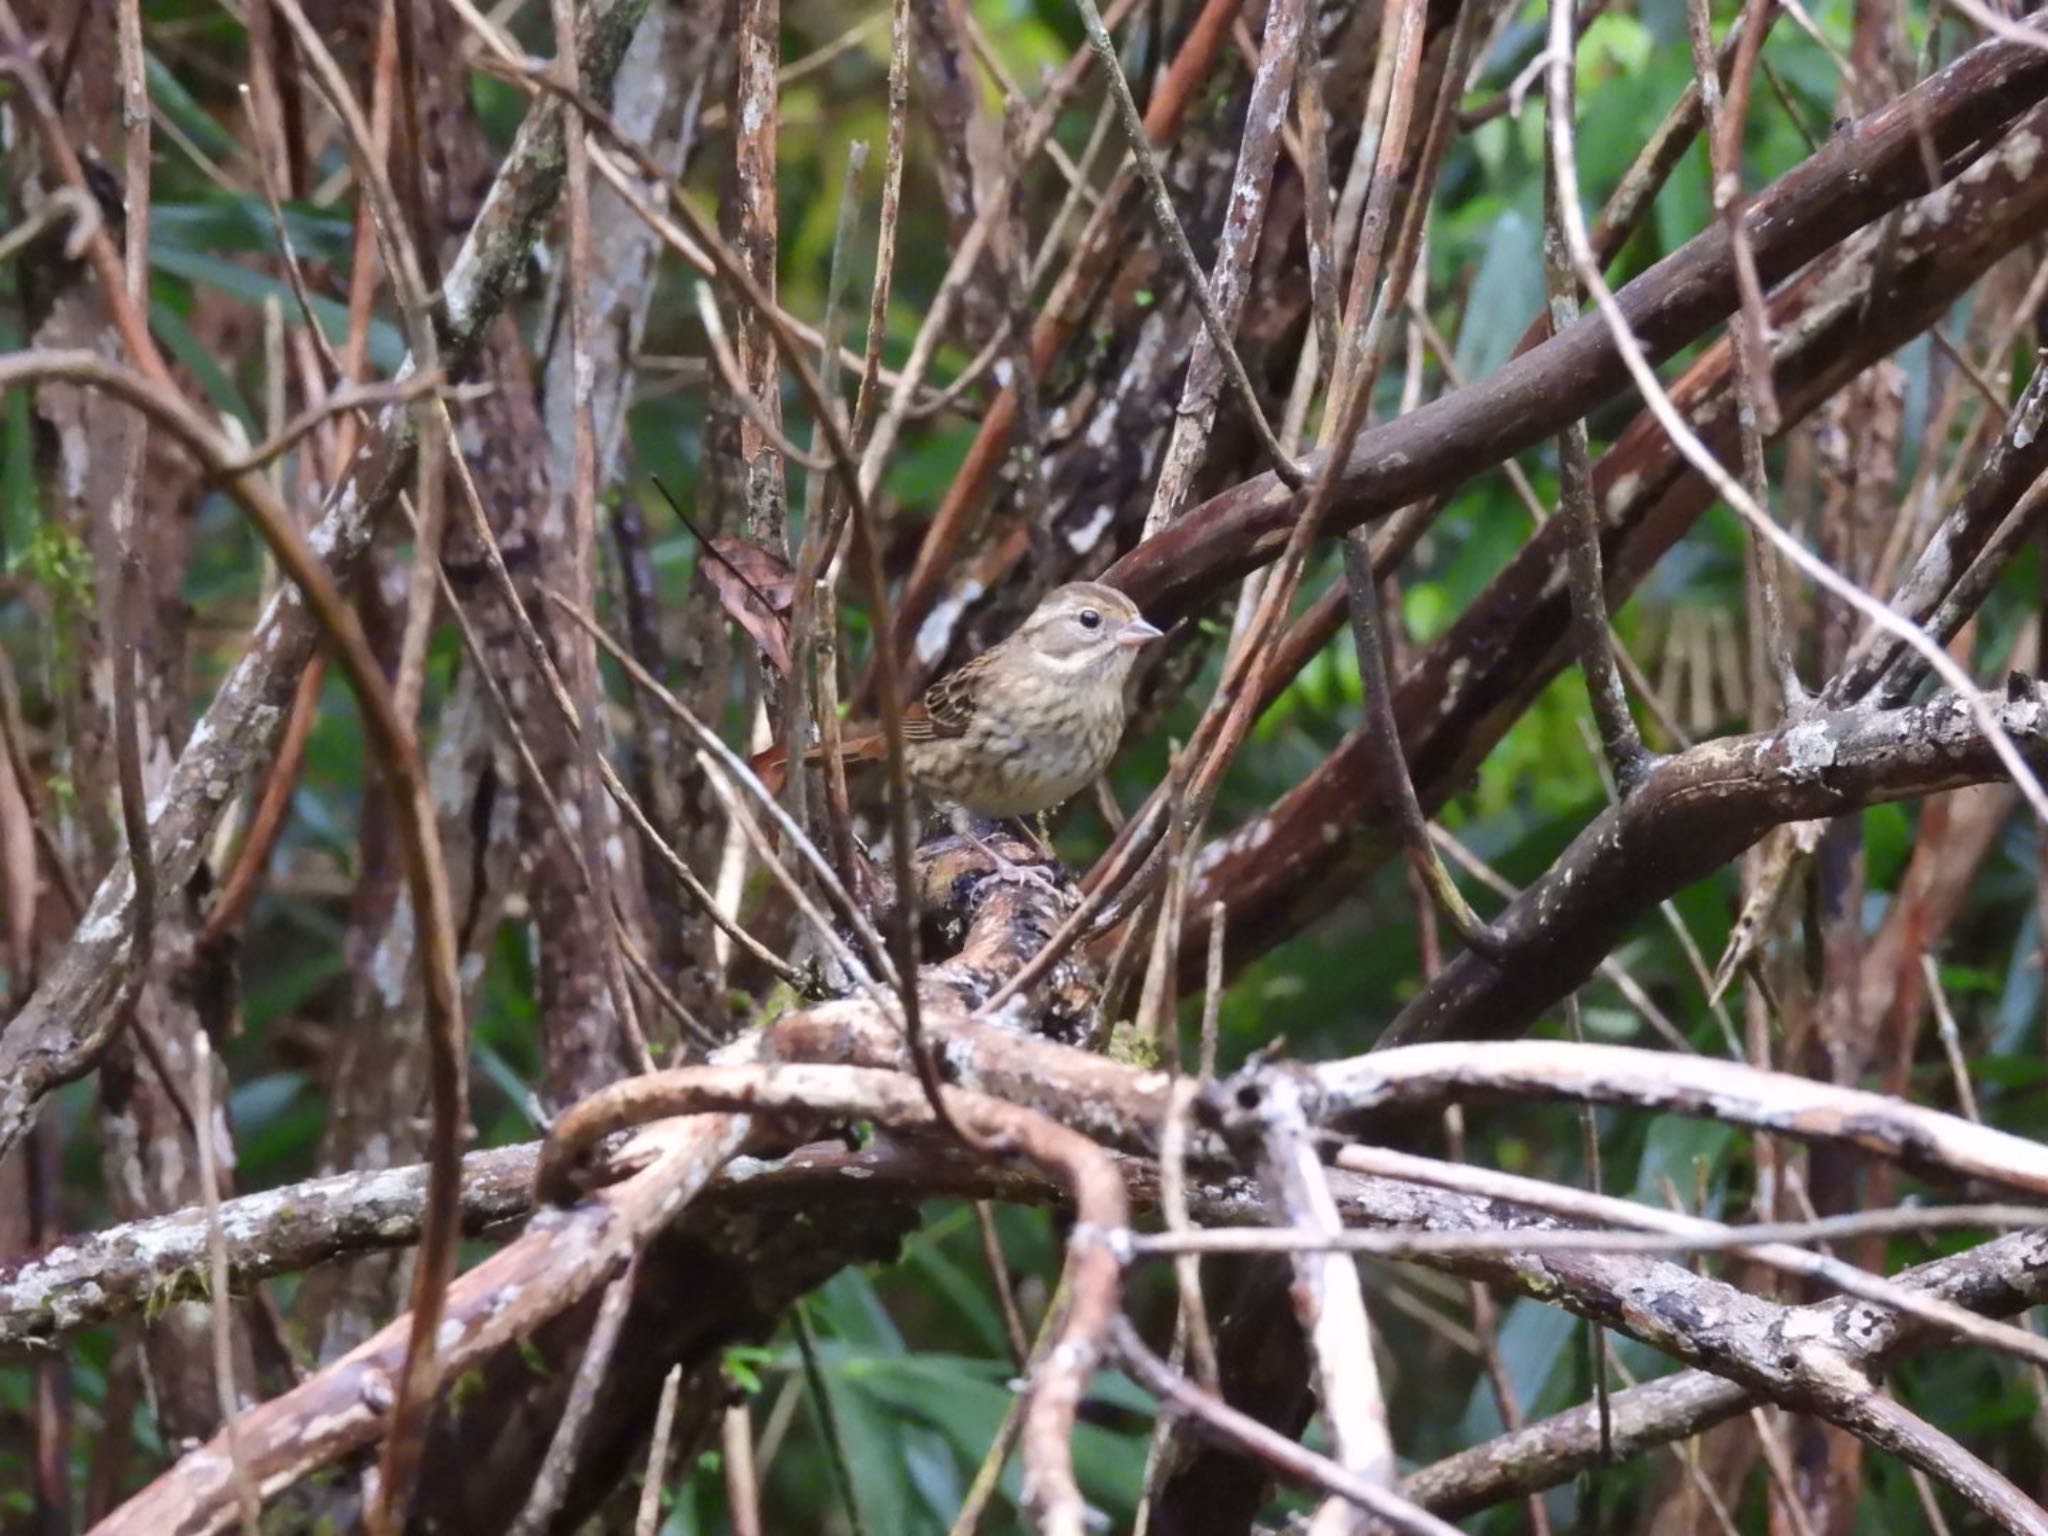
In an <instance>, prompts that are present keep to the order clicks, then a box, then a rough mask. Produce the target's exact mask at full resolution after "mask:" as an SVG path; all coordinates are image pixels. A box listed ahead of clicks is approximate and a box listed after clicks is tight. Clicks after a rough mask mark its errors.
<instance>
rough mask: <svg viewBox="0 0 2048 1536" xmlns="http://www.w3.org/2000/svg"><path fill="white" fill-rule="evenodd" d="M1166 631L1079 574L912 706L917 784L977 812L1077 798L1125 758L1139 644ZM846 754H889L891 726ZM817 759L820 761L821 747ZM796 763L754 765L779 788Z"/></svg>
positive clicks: (1030, 810) (850, 739)
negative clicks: (1121, 753)
mask: <svg viewBox="0 0 2048 1536" xmlns="http://www.w3.org/2000/svg"><path fill="white" fill-rule="evenodd" d="M1159 636H1160V631H1159V630H1158V629H1157V628H1155V627H1154V626H1153V625H1151V624H1148V623H1146V622H1145V620H1144V618H1143V617H1142V616H1141V615H1140V614H1139V612H1138V609H1137V605H1136V604H1134V603H1133V602H1132V601H1131V600H1130V599H1129V598H1128V597H1126V596H1124V594H1123V593H1121V592H1119V591H1117V590H1116V588H1114V587H1106V586H1103V585H1102V584H1101V583H1100V582H1093V581H1077V582H1074V583H1072V584H1071V585H1068V586H1064V587H1061V588H1059V589H1058V590H1057V591H1055V592H1053V593H1051V594H1049V595H1048V596H1047V597H1046V599H1045V600H1044V601H1043V602H1041V603H1040V604H1039V605H1038V607H1037V608H1035V609H1034V610H1032V614H1031V617H1030V618H1028V619H1026V620H1025V621H1024V623H1023V625H1022V627H1020V628H1019V629H1018V630H1017V631H1016V633H1014V634H1012V635H1010V636H1009V637H1008V638H1007V639H1004V640H1001V641H999V642H997V643H996V644H995V645H992V646H990V647H989V648H988V649H987V650H986V651H984V652H982V653H981V654H980V655H979V656H977V657H975V658H974V659H973V660H972V661H970V662H968V663H967V664H966V665H965V666H963V667H961V668H959V669H958V670H957V671H954V672H949V673H948V674H947V675H946V676H944V677H942V678H940V679H939V680H938V681H937V682H935V683H933V684H932V685H931V687H929V688H927V689H926V690H925V692H924V697H923V698H922V699H920V700H918V701H917V702H916V703H914V704H912V705H910V706H909V707H908V708H907V709H905V710H904V712H903V753H904V759H905V764H906V766H907V767H908V768H909V770H910V777H911V780H912V782H913V783H915V784H916V785H917V787H918V788H919V789H921V790H923V791H924V792H925V793H926V794H928V795H930V796H931V797H932V798H933V799H935V800H938V801H941V802H943V803H945V804H946V805H947V806H949V807H952V808H954V809H957V810H961V811H967V812H970V813H972V814H974V815H978V816H995V817H1008V816H1031V815H1035V814H1036V813H1037V812H1039V811H1048V810H1051V809H1052V808H1053V807H1054V806H1056V805H1058V804H1060V803H1061V802H1062V801H1064V800H1067V799H1070V798H1072V797H1073V796H1074V795H1076V794H1078V793H1080V792H1081V791H1082V790H1083V789H1086V788H1087V787H1088V785H1089V784H1090V783H1091V782H1093V780H1094V779H1095V777H1096V775H1098V774H1100V773H1101V772H1102V770H1103V769H1105V768H1107V767H1108V766H1109V760H1110V759H1111V758H1112V757H1114V756H1115V755H1116V749H1117V743H1118V742H1119V741H1121V740H1122V738H1123V732H1124V682H1125V679H1127V678H1128V677H1129V676H1130V673H1131V664H1132V662H1134V661H1135V660H1136V659H1137V654H1138V648H1139V647H1140V646H1144V645H1147V644H1149V643H1151V642H1152V641H1154V640H1157V639H1158V638H1159ZM842 755H843V756H844V757H845V758H846V759H847V760H849V761H852V760H855V759H863V758H883V757H886V756H887V755H888V747H887V744H886V741H885V739H884V738H883V735H882V732H881V729H880V728H879V727H878V726H866V727H860V728H856V729H854V730H852V731H849V732H848V734H847V736H846V737H845V739H844V741H843V744H842ZM806 756H808V757H810V758H812V759H815V758H816V757H817V756H818V750H817V748H815V747H814V748H812V749H811V751H810V752H809V753H807V754H806ZM787 763H788V756H787V754H786V752H784V751H783V749H781V748H776V749H774V750H773V751H770V752H766V753H763V754H762V755H761V757H759V758H757V759H756V760H755V768H756V770H757V771H759V772H760V773H761V774H762V776H763V778H764V779H766V780H768V782H769V786H770V788H774V787H776V786H777V785H779V783H780V782H781V778H782V774H783V772H784V771H785V769H786V767H787ZM955 820H956V824H960V821H959V818H957V817H956V818H955ZM977 841H978V840H977ZM1005 862H1007V861H1005Z"/></svg>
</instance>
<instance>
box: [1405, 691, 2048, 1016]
mask: <svg viewBox="0 0 2048 1536" xmlns="http://www.w3.org/2000/svg"><path fill="white" fill-rule="evenodd" d="M2000 718H2001V719H2002V720H2003V721H2004V722H2006V725H2007V729H2008V730H2009V731H2010V732H2011V733H2012V734H2013V737H2014V739H2015V740H2016V741H2018V742H2019V744H2020V746H2021V748H2022V750H2023V751H2025V752H2027V753H2029V754H2030V755H2031V756H2033V757H2034V758H2035V759H2036V760H2040V759H2042V758H2043V757H2048V700H2044V696H2043V694H2042V692H2041V691H2040V690H2039V689H2029V690H2028V691H2026V692H2025V693H2024V694H2023V695H2022V696H2020V697H2017V698H2013V699H2009V700H2007V701H2005V702H2004V703H2003V705H2002V706H2001V708H2000ZM2001 776H2002V770H2001V768H2000V766H1999V764H1998V762H1997V760H1996V758H1995V757H1994V755H1993V753H1992V748H1991V744H1990V743H1989V741H1987V740H1986V739H1985V737H1984V736H1983V735H1982V734H1981V733H1980V732H1979V731H1978V729H1977V726H1976V722H1975V720H1974V719H1973V718H1972V716H1971V714H1970V711H1969V709H1968V708H1967V707H1966V706H1965V704H1964V702H1963V701H1962V700H1961V699H1959V698H1957V697H1956V696H1954V695H1953V694H1942V695H1938V696H1937V697H1935V698H1933V699H1930V700H1928V701H1927V702H1926V703H1924V704H1916V705H1913V706H1910V707H1908V708H1905V709H1897V710H1847V711H1843V712H1841V713H1838V714H1832V715H1818V716H1814V717H1811V718H1808V719H1806V720H1802V721H1801V722H1800V723H1799V724H1797V725H1794V726H1790V727H1787V728H1786V729H1784V730H1779V731H1772V732H1768V733H1766V734H1763V735H1759V736H1737V737H1730V738H1728V739H1725V740H1722V741H1715V742H1708V743H1706V744H1704V745H1702V746H1698V747H1694V748H1692V749H1691V750H1690V751H1688V752H1684V753H1681V754H1680V755H1678V756H1677V757H1674V758H1669V759H1667V760H1665V761H1664V762H1662V763H1660V764H1659V765H1658V766H1657V767H1656V768H1655V769H1654V770H1653V771H1652V772H1651V773H1650V774H1649V776H1648V777H1647V778H1645V779H1644V780H1643V781H1642V783H1641V785H1640V787H1639V788H1638V790H1637V792H1636V793H1635V794H1633V795H1631V796H1630V797H1629V798H1628V800H1626V801H1625V802H1623V803H1622V804H1621V805H1619V806H1616V807H1614V808H1612V809H1610V810H1608V811H1607V812H1606V814H1604V815H1603V816H1601V818H1600V819H1599V820H1598V821H1596V822H1594V823H1593V825H1592V826H1590V827H1588V828H1587V829H1586V830H1585V831H1584V832H1582V833H1580V834H1579V836H1578V837H1577V838H1576V839H1575V840H1574V841H1573V843H1572V845H1571V847H1570V848H1568V849H1566V850H1565V852H1564V854H1563V856H1562V857H1560V858H1559V859H1558V861H1557V863H1556V864H1555V865H1554V866H1552V868H1551V869H1550V870H1549V871H1548V872H1547V873H1546V874H1545V875H1544V876H1543V878H1542V879H1541V880H1538V881H1537V882H1536V883H1535V884H1534V885H1532V886H1530V887H1529V888H1528V889H1527V890H1526V891H1524V892H1523V893H1522V894H1521V895H1520V896H1519V897H1517V898H1516V899H1515V901H1514V902H1513V903H1512V904H1511V905H1510V906H1509V907H1508V909H1507V910H1506V911H1504V912H1502V913H1501V914H1500V916H1499V918H1498V919H1497V920H1496V923H1495V932H1496V933H1498V934H1499V935H1500V939H1501V946H1502V947H1501V958H1500V963H1499V965H1498V966H1496V965H1495V964H1494V963H1492V962H1491V961H1487V960H1482V959H1480V958H1479V957H1478V956H1476V955H1471V954H1464V955H1459V956H1458V957H1457V958H1456V959H1454V960H1453V961H1452V962H1451V963H1450V964H1449V965H1447V966H1446V967H1445V968H1444V969H1443V970H1442V971H1441V972H1440V973H1439V974H1438V975H1437V977H1436V978H1435V980H1433V981H1431V982H1430V983H1429V984H1428V985H1427V986H1425V987H1424V988H1423V990H1422V992H1421V993H1420V994H1419V995H1418V996H1417V997H1416V998H1415V1000H1414V1001H1413V1002H1411V1003H1410V1004H1409V1005H1408V1007H1407V1008H1406V1009H1404V1010H1403V1011H1402V1013H1401V1014H1400V1016H1399V1017H1398V1018H1396V1019H1395V1021H1394V1023H1393V1024H1392V1026H1390V1027H1389V1029H1388V1031H1387V1034H1386V1037H1385V1042H1384V1043H1386V1044H1388V1045H1402V1044H1410V1043H1413V1042H1416V1041H1421V1040H1448V1039H1455V1038H1479V1037H1501V1036H1506V1035H1513V1034H1517V1033H1519V1032H1520V1031H1521V1030H1522V1029H1523V1028H1524V1027H1525V1026H1526V1025H1527V1024H1528V1023H1529V1022H1530V1021H1531V1020H1533V1019H1535V1018H1536V1017H1537V1016H1538V1015H1539V1014H1541V1013H1542V1011H1543V1010H1544V1009H1546V1008H1548V1007H1550V1006H1552V1005H1553V1004H1554V1003H1556V1002H1557V1001H1558V1000H1559V999H1560V998H1562V997H1564V996H1565V995H1566V994H1568V993H1569V992H1571V991H1572V990H1573V989H1574V988H1576V987H1577V986H1579V985H1580V984H1581V983H1582V982H1583V981H1585V980H1586V978H1587V977H1589V976H1591V975H1592V974H1593V971H1594V970H1595V968H1596V967H1597V966H1598V965H1599V963H1600V961H1601V959H1602V958H1603V957H1604V956H1605V955H1606V954H1607V952H1608V951H1609V950H1610V949H1612V948H1613V947H1614V945H1615V944H1616V943H1617V942H1618V941H1619V940H1620V938H1621V936H1622V935H1623V934H1624V933H1626V932H1627V930H1628V928H1629V926H1630V924H1632V923H1633V922H1634V921H1635V920H1636V919H1637V918H1638V917H1640V916H1641V915H1642V914H1644V913H1646V912H1648V911H1650V910H1652V909H1653V908H1654V907H1655V906H1656V904H1657V903H1658V902H1659V901H1662V900H1664V899H1665V898H1666V897H1668V896H1672V895H1675V894H1676V893H1677V892H1678V891H1680V890H1682V889H1684V888H1685V887H1686V886H1687V885H1690V884H1691V883H1692V882H1693V881H1695V880H1698V879H1701V878H1703V877H1705V876H1706V875H1709V874H1711V873H1712V872H1713V871H1715V870H1716V869H1719V868H1720V867H1721V866H1722V865H1724V864H1726V863H1728V862H1729V861H1730V860H1731V859H1733V858H1735V857H1736V856H1737V855H1738V854H1740V853H1741V852H1742V851H1743V850H1744V849H1745V848H1748V847H1749V846H1750V845H1751V844H1752V843H1754V842H1755V841H1756V840H1757V839H1758V838H1759V837H1761V836H1762V835H1763V834H1764V833H1765V832H1766V831H1768V830H1769V829H1770V828H1772V827H1774V826H1781V825H1783V824H1784V823H1786V822H1792V821H1810V820H1814V819H1816V818H1818V817H1822V816H1832V815H1837V814H1839V813H1841V812H1843V811H1845V810H1853V809H1856V808H1858V807H1861V806H1866V805H1875V804H1880V803H1882V802H1884V801H1888V800H1900V799H1905V798H1908V797H1911V796H1917V795H1926V794H1933V793H1935V792H1937V791H1940V790H1944V789H1953V788H1956V787H1957V786H1958V785H1961V784H1968V783H1982V782H1985V781H1987V780H1990V779H1995V778H1998V777H2001Z"/></svg>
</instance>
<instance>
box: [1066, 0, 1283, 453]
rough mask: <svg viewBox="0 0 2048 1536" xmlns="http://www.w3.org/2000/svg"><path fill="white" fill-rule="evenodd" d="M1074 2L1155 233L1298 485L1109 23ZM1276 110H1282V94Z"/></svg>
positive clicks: (1085, 2)
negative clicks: (1177, 207)
mask: <svg viewBox="0 0 2048 1536" xmlns="http://www.w3.org/2000/svg"><path fill="white" fill-rule="evenodd" d="M1074 3H1075V7H1076V9H1078V10H1079V11H1080V13H1081V25H1082V26H1083V27H1084V28H1085V29H1086V30H1087V33H1088V42H1089V45H1090V46H1091V47H1093V48H1094V50H1095V57H1096V60H1097V62H1098V66H1099V67H1100V69H1101V71H1102V75H1103V78H1104V79H1105V80H1106V81H1107V82H1108V84H1109V91H1110V97H1111V99H1112V100H1113V101H1115V103H1116V109H1117V116H1118V117H1119V118H1120V119H1121V120H1122V123H1123V129H1124V138H1125V139H1126V140H1127V141H1128V143H1129V146H1130V151H1131V158H1132V160H1133V161H1135V162H1136V164H1137V167H1138V175H1139V176H1140V177H1141V178H1142V179H1143V180H1144V183H1145V190H1146V192H1147V193H1148V194H1149V196H1150V198H1151V203H1152V217H1153V220H1154V222H1156V223H1157V224H1158V226H1159V234H1160V237H1161V238H1162V239H1163V240H1165V242H1166V247H1167V250H1168V251H1169V252H1170V253H1171V254H1172V256H1173V258H1174V260H1175V262H1176V263H1177V264H1178V265H1179V267H1180V269H1181V272H1182V274H1183V275H1184V276H1185V277H1186V279H1187V284H1188V294H1189V297H1191V298H1192V299H1193V300H1194V301H1195V308H1196V310H1197V311H1198V312H1199V313H1200V314H1201V317H1202V325H1203V328H1204V331H1205V333H1206V334H1207V336H1208V338H1209V343H1210V345H1211V346H1213V347H1214V348H1215V349H1216V355H1217V357H1218V358H1219V359H1220V361H1221V362H1222V365H1223V370H1224V374H1225V376H1226V377H1227V378H1228V379H1229V380H1230V386H1231V388H1232V389H1233V390H1234V391H1236V394H1237V399H1238V404H1239V406H1240V407H1242V409H1243V411H1244V415H1245V420H1246V421H1247V422H1249V423H1250V424H1251V429H1252V435H1253V436H1255V437H1256V438H1258V440H1259V446H1260V447H1261V448H1263V449H1264V450H1265V452H1266V456H1267V457H1268V458H1269V459H1271V460H1272V463H1273V473H1275V474H1276V475H1278V476H1279V477H1280V479H1281V480H1282V482H1284V483H1285V484H1287V485H1289V486H1299V485H1300V484H1301V483H1302V480H1303V475H1302V472H1301V469H1300V467H1299V466H1298V465H1296V464H1295V462H1294V458H1293V456H1292V455H1291V454H1289V453H1288V452H1287V450H1286V449H1285V448H1283V447H1282V446H1281V445H1280V439H1279V438H1278V437H1277V436H1276V435H1275V434H1274V432H1273V424H1272V422H1270V421H1268V420H1267V419H1266V410H1265V407H1264V406H1263V405H1261V404H1260V403H1259V392H1258V389H1257V387H1256V386H1255V385H1254V384H1253V383H1252V380H1251V375H1250V374H1248V373H1247V372H1245V367H1244V360H1243V359H1242V358H1240V357H1239V356H1238V355H1237V348H1236V346H1235V345H1234V344H1233V343H1232V341H1231V339H1230V332H1231V326H1230V323H1229V322H1228V321H1227V320H1226V319H1225V318H1224V316H1223V313H1222V311H1221V310H1220V309H1219V308H1218V306H1217V303H1216V300H1215V298H1214V297H1213V296H1212V295H1211V293H1210V291H1209V282H1208V278H1207V276H1206V274H1204V273H1203V271H1202V264H1201V262H1200V261H1198V260H1197V259H1196V257H1195V250H1194V247H1193V246H1192V245H1190V244H1188V233H1187V231H1186V230H1185V229H1184V228H1182V227H1181V222H1180V215H1179V214H1178V213H1176V212H1175V211H1174V207H1173V193H1172V192H1171V191H1170V190H1169V189H1168V187H1167V185H1166V175H1165V173H1164V172H1163V171H1161V170H1160V169H1159V158H1158V156H1156V155H1155V154H1153V152H1152V138H1151V135H1150V134H1149V133H1147V132H1146V130H1145V119H1144V115H1143V114H1142V113H1140V112H1139V111H1138V102H1137V98H1135V97H1134V96H1132V95H1131V83H1130V81H1128V80H1127V79H1125V78H1124V66H1123V61H1122V60H1120V59H1118V58H1117V56H1116V42H1115V40H1114V39H1112V38H1111V37H1110V35H1109V28H1108V27H1107V26H1105V25H1104V24H1103V20H1102V11H1101V10H1100V8H1098V7H1097V5H1096V4H1095V0H1074ZM1269 35H1270V34H1269ZM1277 52H1278V50H1276V53H1277ZM1274 62H1275V69H1276V71H1277V70H1281V69H1284V71H1285V73H1286V75H1287V77H1288V78H1287V81H1286V82H1285V83H1284V84H1283V87H1282V88H1283V91H1284V89H1286V88H1287V87H1288V86H1291V83H1292V76H1293V72H1294V58H1293V54H1292V52H1291V50H1290V51H1289V52H1288V56H1287V57H1286V58H1285V59H1284V60H1282V59H1278V58H1276V59H1275V61H1274ZM1276 110H1277V111H1284V110H1285V107H1284V97H1283V102H1282V105H1281V106H1280V107H1278V108H1276Z"/></svg>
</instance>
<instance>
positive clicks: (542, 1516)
mask: <svg viewBox="0 0 2048 1536" xmlns="http://www.w3.org/2000/svg"><path fill="white" fill-rule="evenodd" d="M637 1269H638V1266H637V1265H635V1264H628V1265H627V1266H626V1268H625V1271H624V1272H623V1273H622V1274H620V1276H619V1277H618V1278H617V1279H616V1280H614V1281H612V1283H611V1284H610V1285H608V1286H606V1287H605V1288H604V1299H603V1300H602V1301H600V1302H599V1303H598V1306H597V1318H596V1320H595V1321H594V1322H593V1323H592V1324H591V1325H590V1333H589V1336H588V1337H587V1338H585V1340H584V1341H583V1356H582V1358H581V1359H580V1360H578V1361H577V1362H576V1374H575V1376H574V1377H572V1378H571V1379H570V1382H569V1394H568V1397H567V1398H566V1399H565V1400H564V1402H563V1404H562V1417H561V1418H560V1419H559V1420H558V1421H557V1422H556V1424H555V1432H554V1434H553V1435H552V1436H551V1437H550V1438H549V1440H548V1448H547V1452H546V1454H545V1455H543V1456H542V1458H541V1464H540V1470H539V1471H537V1472H535V1473H534V1476H533V1486H532V1488H530V1489H529V1490H528V1491H527V1495H526V1502H525V1504H523V1505H522V1506H521V1507H520V1510H519V1516H518V1518H517V1519H516V1520H514V1521H513V1522H512V1526H511V1529H510V1531H509V1533H508V1536H541V1533H542V1532H544V1531H546V1530H547V1529H548V1528H549V1527H550V1526H551V1525H552V1524H553V1523H554V1518H555V1514H556V1511H558V1510H559V1509H560V1508H561V1507H562V1499H563V1496H564V1495H565V1494H567V1493H568V1491H569V1479H570V1478H571V1477H572V1476H573V1475H574V1473H575V1471H576V1463H577V1457H578V1455H579V1453H580V1452H581V1451H582V1449H583V1433H584V1429H585V1427H586V1426H587V1425H588V1424H589V1422H590V1413H591V1410H592V1409H593V1408H595V1407H596V1406H597V1401H598V1398H599V1397H600V1396H601V1395H602V1393H603V1391H604V1381H605V1377H606V1375H607V1374H608V1373H609V1372H610V1370H611V1364H612V1352H613V1351H614V1350H615V1349H617V1347H618V1343H619V1329H620V1327H621V1326H622V1325H623V1324H624V1323H625V1321H626V1311H627V1308H628V1307H630V1306H631V1305H632V1301H633V1277H634V1275H635V1273H637Z"/></svg>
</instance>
